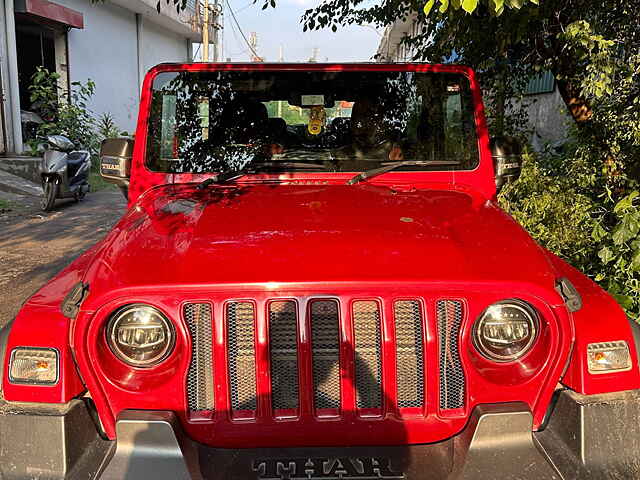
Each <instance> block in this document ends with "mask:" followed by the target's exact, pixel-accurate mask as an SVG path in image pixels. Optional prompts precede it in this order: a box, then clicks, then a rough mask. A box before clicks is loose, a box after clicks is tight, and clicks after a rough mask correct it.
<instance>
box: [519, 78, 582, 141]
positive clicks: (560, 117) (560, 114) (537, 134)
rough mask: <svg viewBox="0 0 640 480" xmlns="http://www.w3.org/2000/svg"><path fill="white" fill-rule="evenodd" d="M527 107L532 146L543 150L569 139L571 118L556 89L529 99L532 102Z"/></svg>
mask: <svg viewBox="0 0 640 480" xmlns="http://www.w3.org/2000/svg"><path fill="white" fill-rule="evenodd" d="M525 98H526V97H525ZM531 100H533V101H532V102H531V104H530V105H529V106H528V107H527V113H528V120H529V127H530V128H531V129H532V130H533V133H532V135H531V145H532V146H533V148H534V149H535V150H538V151H539V150H541V149H542V148H544V147H545V145H546V144H550V145H554V144H558V143H562V142H564V141H565V140H566V138H567V128H568V125H569V124H570V122H571V118H570V117H569V115H568V113H567V109H566V107H565V104H564V101H563V100H562V97H561V96H560V93H559V92H558V89H557V88H555V89H554V91H553V92H551V93H541V94H537V95H533V96H532V97H530V98H527V101H531Z"/></svg>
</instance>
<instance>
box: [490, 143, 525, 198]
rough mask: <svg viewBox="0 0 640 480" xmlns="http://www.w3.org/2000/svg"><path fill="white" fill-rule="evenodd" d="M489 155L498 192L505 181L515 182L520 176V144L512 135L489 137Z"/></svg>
mask: <svg viewBox="0 0 640 480" xmlns="http://www.w3.org/2000/svg"><path fill="white" fill-rule="evenodd" d="M491 156H492V157H493V167H494V169H495V172H496V189H497V190H498V192H499V191H500V190H502V187H504V186H505V185H506V184H507V183H512V182H515V181H516V180H517V179H518V178H519V177H520V172H521V171H522V146H521V145H520V142H519V141H518V140H517V139H515V138H513V137H496V138H493V139H491Z"/></svg>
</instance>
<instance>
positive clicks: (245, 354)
mask: <svg viewBox="0 0 640 480" xmlns="http://www.w3.org/2000/svg"><path fill="white" fill-rule="evenodd" d="M254 319H255V312H254V307H253V303H251V302H232V303H228V304H227V328H228V337H229V355H228V357H229V382H230V387H231V408H232V409H233V410H255V409H256V403H257V402H256V363H255V343H254V337H255V334H254V332H255V327H254V323H255V322H254Z"/></svg>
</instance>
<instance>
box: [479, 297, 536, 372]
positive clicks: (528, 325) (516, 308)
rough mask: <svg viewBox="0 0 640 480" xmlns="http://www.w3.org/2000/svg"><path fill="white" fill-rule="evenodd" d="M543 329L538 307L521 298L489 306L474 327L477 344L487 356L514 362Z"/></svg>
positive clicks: (525, 351) (480, 351)
mask: <svg viewBox="0 0 640 480" xmlns="http://www.w3.org/2000/svg"><path fill="white" fill-rule="evenodd" d="M539 329H540V321H539V318H538V314H537V313H536V311H535V309H534V308H533V307H532V306H531V305H529V304H528V303H526V302H523V301H522V300H517V299H510V300H503V301H501V302H497V303H494V304H493V305H491V306H490V307H489V308H487V309H486V310H485V311H484V312H483V313H482V315H480V317H479V318H478V320H476V322H475V324H474V326H473V344H474V346H475V348H476V350H477V351H478V352H479V353H480V354H481V355H482V356H483V357H485V358H487V359H489V360H491V361H493V362H499V363H507V362H513V361H515V360H517V359H519V358H521V357H522V356H524V355H525V354H526V353H527V352H528V351H529V350H530V349H531V347H532V346H533V343H534V342H535V340H536V337H537V336H538V331H539Z"/></svg>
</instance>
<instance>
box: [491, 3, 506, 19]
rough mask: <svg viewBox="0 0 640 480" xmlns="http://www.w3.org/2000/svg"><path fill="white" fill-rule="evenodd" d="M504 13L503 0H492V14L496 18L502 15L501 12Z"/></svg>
mask: <svg viewBox="0 0 640 480" xmlns="http://www.w3.org/2000/svg"><path fill="white" fill-rule="evenodd" d="M503 11H504V0H493V13H495V14H496V16H498V17H499V16H500V15H502V12H503Z"/></svg>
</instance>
